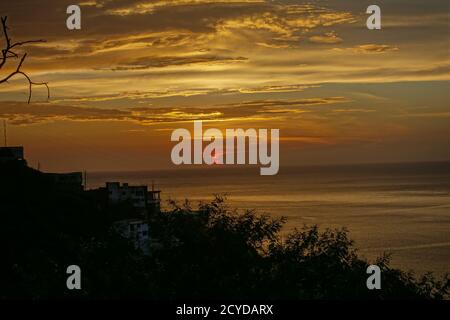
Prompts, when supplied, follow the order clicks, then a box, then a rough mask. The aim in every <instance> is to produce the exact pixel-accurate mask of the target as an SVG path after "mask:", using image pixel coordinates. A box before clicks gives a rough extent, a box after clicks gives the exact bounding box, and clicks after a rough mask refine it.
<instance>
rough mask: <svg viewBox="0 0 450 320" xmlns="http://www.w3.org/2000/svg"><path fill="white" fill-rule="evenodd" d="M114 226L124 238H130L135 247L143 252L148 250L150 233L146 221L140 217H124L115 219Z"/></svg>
mask: <svg viewBox="0 0 450 320" xmlns="http://www.w3.org/2000/svg"><path fill="white" fill-rule="evenodd" d="M114 227H115V228H116V230H117V231H118V232H119V234H120V235H122V236H123V237H124V238H127V239H130V240H131V241H132V242H133V244H134V247H135V248H136V249H140V250H142V252H143V253H144V254H149V252H150V235H149V226H148V223H147V222H146V221H144V220H141V219H126V220H120V221H117V222H116V223H115V224H114Z"/></svg>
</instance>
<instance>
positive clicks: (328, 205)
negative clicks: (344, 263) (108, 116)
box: [88, 162, 450, 275]
mask: <svg viewBox="0 0 450 320" xmlns="http://www.w3.org/2000/svg"><path fill="white" fill-rule="evenodd" d="M106 181H120V182H128V183H130V184H146V185H149V186H151V184H152V182H153V181H154V183H155V186H156V187H157V188H158V189H160V190H161V191H162V193H161V197H162V200H163V204H164V203H166V200H168V199H172V200H179V201H183V200H184V199H189V200H190V201H192V202H193V203H194V204H195V203H197V202H198V201H208V200H211V199H212V198H213V196H214V194H226V195H227V198H228V203H229V204H230V206H233V207H237V208H240V209H248V208H252V209H256V210H257V211H258V212H261V213H268V214H271V215H273V216H285V217H287V219H288V220H287V223H286V226H285V228H284V232H289V230H291V229H293V228H296V227H302V226H303V225H304V224H310V225H311V224H317V225H319V226H320V227H322V228H325V227H332V228H340V227H346V228H347V229H348V230H349V232H350V237H351V238H352V239H353V240H355V245H356V247H357V248H358V250H359V253H360V254H361V255H362V256H365V257H367V258H368V259H374V258H375V257H377V256H378V255H380V254H381V253H383V252H390V253H392V264H393V265H394V266H396V267H400V268H402V269H403V270H405V271H408V270H412V271H414V272H416V273H418V274H422V273H424V272H426V271H433V272H434V273H436V274H439V275H440V274H444V273H446V272H449V273H450V162H441V163H419V164H417V163H405V164H383V165H351V166H350V165H349V166H310V167H282V168H280V172H279V174H278V175H276V176H260V175H259V169H258V168H256V167H239V168H237V167H232V168H230V167H227V166H221V167H208V168H201V169H195V168H193V169H180V170H164V171H145V172H95V173H88V187H89V188H95V187H99V186H102V185H104V183H105V182H106Z"/></svg>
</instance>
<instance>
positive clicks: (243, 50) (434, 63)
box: [0, 0, 450, 171]
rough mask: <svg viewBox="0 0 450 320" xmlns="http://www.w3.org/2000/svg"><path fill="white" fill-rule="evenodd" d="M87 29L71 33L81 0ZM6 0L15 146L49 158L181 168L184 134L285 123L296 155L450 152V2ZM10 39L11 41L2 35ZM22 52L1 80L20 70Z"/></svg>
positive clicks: (6, 113) (345, 157)
mask: <svg viewBox="0 0 450 320" xmlns="http://www.w3.org/2000/svg"><path fill="white" fill-rule="evenodd" d="M71 4H78V5H79V6H80V8H81V15H82V18H81V30H68V29H67V27H66V19H67V17H68V14H67V13H66V8H67V6H68V5H71ZM371 4H373V3H372V1H365V0H347V1H321V0H317V1H269V0H266V1H264V0H247V1H245V0H244V1H239V0H230V1H214V0H179V1H165V0H155V1H139V0H117V1H112V0H86V1H81V2H78V3H77V2H74V1H61V0H42V1H32V0H16V1H2V2H1V4H0V14H1V15H2V16H5V15H7V16H8V26H9V30H8V31H9V34H10V36H11V38H12V39H13V41H23V40H30V39H45V40H46V41H47V42H45V43H35V44H30V45H27V46H24V47H23V50H22V51H20V50H19V51H17V52H18V53H24V52H27V58H26V60H25V62H24V64H23V66H22V70H23V71H24V72H26V73H27V74H28V75H29V76H30V77H31V78H32V80H33V81H36V82H38V81H45V82H48V84H49V87H50V94H51V96H50V99H47V92H46V89H45V87H38V86H35V87H33V95H32V101H31V103H30V104H27V98H28V83H27V82H26V80H25V79H24V78H23V77H21V76H20V75H17V76H16V77H14V78H13V79H11V80H10V81H9V82H8V83H3V84H0V119H6V120H7V126H8V143H9V145H23V146H24V147H25V156H26V158H27V160H28V162H29V164H30V165H31V166H36V165H37V163H38V162H39V163H40V165H41V168H42V169H44V170H47V171H74V170H75V171H76V170H88V171H111V170H147V169H165V168H173V164H172V162H171V159H170V151H171V149H172V147H173V146H174V144H175V143H173V142H171V141H170V136H171V132H172V131H173V130H175V129H177V128H186V129H189V130H191V131H192V130H193V121H194V120H203V121H204V127H205V128H208V127H211V128H219V129H221V130H225V129H227V128H244V129H245V128H255V129H258V128H267V129H280V163H281V167H280V170H282V167H283V166H288V165H298V164H299V165H302V164H304V165H309V164H341V163H373V162H380V163H382V162H401V161H443V160H450V126H449V123H450V121H449V120H450V109H449V103H448V101H449V100H450V99H449V98H450V93H449V89H450V87H449V80H450V68H449V66H450V60H449V30H450V25H449V7H448V4H447V3H446V1H441V0H429V1H417V0H389V1H377V5H379V6H380V8H381V17H382V29H381V30H368V29H367V27H366V19H367V17H368V14H366V9H367V7H368V6H369V5H371ZM1 41H2V42H0V43H1V45H2V48H3V46H4V38H3V37H2V40H1ZM17 63H18V60H17V59H9V60H8V63H7V64H6V65H5V66H4V68H2V69H1V70H0V77H2V76H3V75H5V74H7V73H8V71H11V70H13V69H15V68H16V65H17Z"/></svg>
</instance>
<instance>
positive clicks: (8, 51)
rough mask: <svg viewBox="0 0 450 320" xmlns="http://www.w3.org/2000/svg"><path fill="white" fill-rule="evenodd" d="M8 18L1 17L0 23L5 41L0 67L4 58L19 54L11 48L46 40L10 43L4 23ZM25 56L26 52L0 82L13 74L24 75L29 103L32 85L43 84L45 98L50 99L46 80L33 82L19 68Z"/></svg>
mask: <svg viewBox="0 0 450 320" xmlns="http://www.w3.org/2000/svg"><path fill="white" fill-rule="evenodd" d="M7 20H8V17H7V16H5V17H1V23H2V28H3V34H4V36H5V42H6V46H5V48H4V49H2V55H1V61H0V69H1V68H2V67H3V66H4V65H5V63H6V60H7V59H9V58H16V59H17V58H19V55H18V54H17V53H15V52H14V51H12V50H11V49H13V48H15V47H20V46H23V45H25V44H29V43H42V42H46V41H45V40H28V41H21V42H15V43H12V42H11V38H10V37H9V35H8V26H7V24H6V22H7ZM26 57H27V54H26V53H25V54H24V55H23V56H22V58H20V61H19V64H18V65H17V67H16V70H15V71H12V72H11V73H10V74H9V75H7V76H5V77H4V78H2V79H0V84H1V83H4V82H8V80H9V79H11V78H12V77H14V76H15V75H18V74H20V75H22V76H24V77H25V78H26V79H27V80H28V88H29V93H28V103H30V101H31V94H32V87H33V85H44V86H46V87H47V99H50V88H49V87H48V83H47V82H33V81H32V80H31V79H30V77H29V76H28V75H27V74H26V73H25V72H23V71H22V70H20V68H21V67H22V65H23V62H24V61H25V58H26Z"/></svg>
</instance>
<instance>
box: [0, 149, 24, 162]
mask: <svg viewBox="0 0 450 320" xmlns="http://www.w3.org/2000/svg"><path fill="white" fill-rule="evenodd" d="M9 161H25V158H24V156H23V147H22V146H18V147H0V163H5V162H9Z"/></svg>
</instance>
